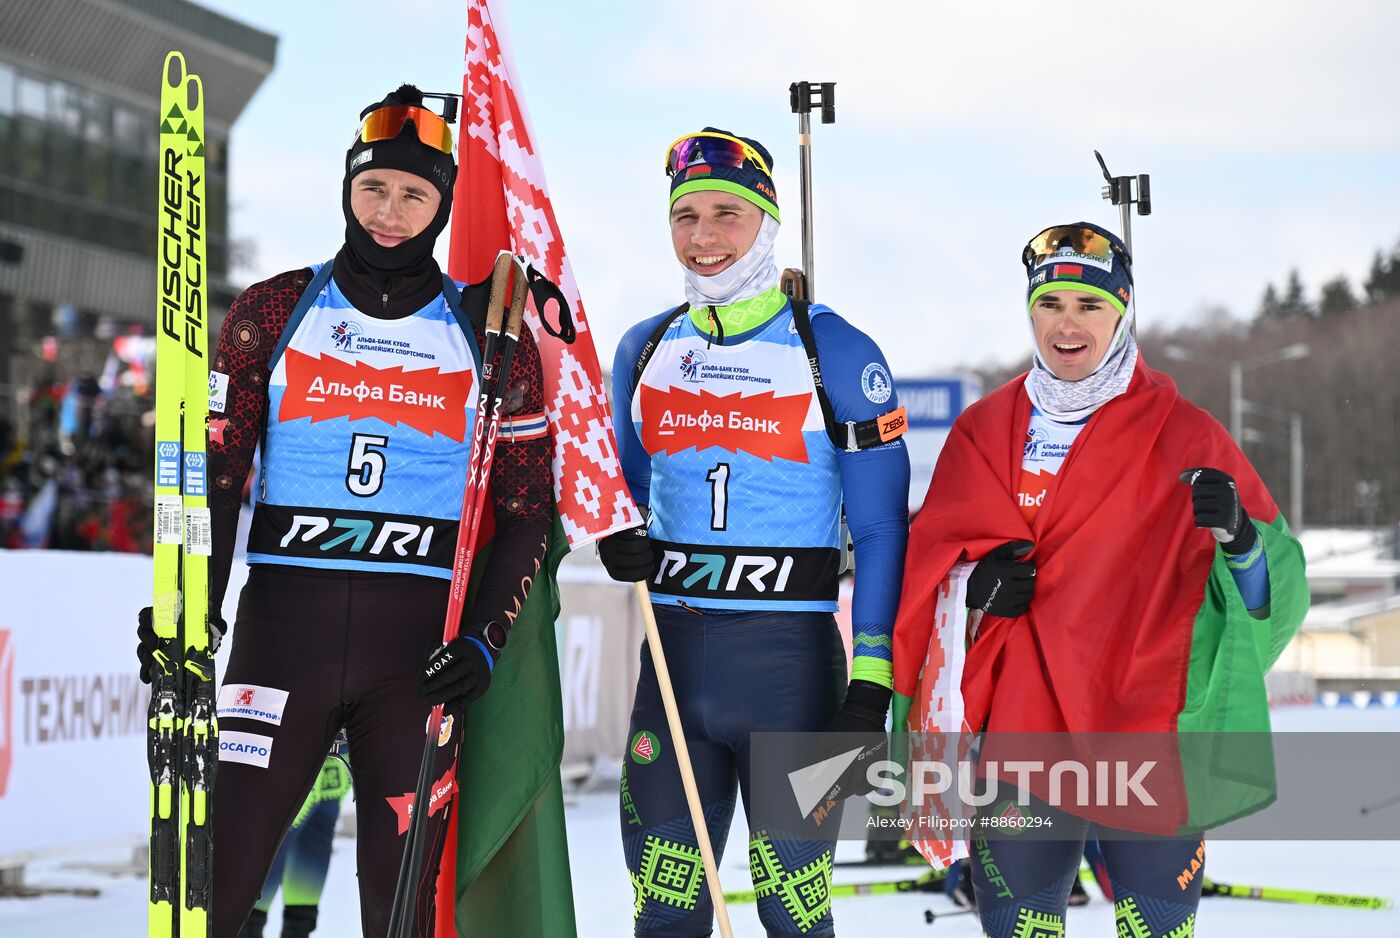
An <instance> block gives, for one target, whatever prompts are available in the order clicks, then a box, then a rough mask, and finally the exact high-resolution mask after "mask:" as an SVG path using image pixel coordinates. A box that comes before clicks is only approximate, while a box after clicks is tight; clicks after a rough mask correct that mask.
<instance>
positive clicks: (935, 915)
mask: <svg viewBox="0 0 1400 938" xmlns="http://www.w3.org/2000/svg"><path fill="white" fill-rule="evenodd" d="M976 914H977V910H976V909H958V911H956V912H935V911H933V909H924V924H925V925H932V924H933V923H934V922H936V921H938V920H939V919H944V918H954V917H956V916H959V915H976Z"/></svg>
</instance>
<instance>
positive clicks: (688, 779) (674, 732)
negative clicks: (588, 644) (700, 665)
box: [633, 580, 734, 938]
mask: <svg viewBox="0 0 1400 938" xmlns="http://www.w3.org/2000/svg"><path fill="white" fill-rule="evenodd" d="M633 586H634V587H635V588H636V591H637V602H638V603H639V604H640V605H641V607H642V624H643V625H644V626H645V627H646V633H647V647H648V648H650V649H651V664H652V667H653V668H655V669H656V685H657V687H659V688H660V689H661V703H662V706H663V707H665V709H666V725H667V726H668V727H669V728H670V730H671V745H672V746H673V747H674V748H675V750H676V764H677V766H679V768H680V770H681V786H682V787H683V788H684V789H685V801H686V804H688V805H689V806H690V821H691V823H692V824H694V825H695V843H696V845H697V846H699V848H700V862H701V863H703V864H704V867H705V885H706V886H707V887H708V888H709V890H710V900H711V901H712V902H713V903H714V907H715V921H717V922H718V923H719V933H720V935H721V936H723V938H734V928H733V926H731V925H730V924H729V907H728V906H726V905H725V904H724V887H723V886H721V885H720V882H719V865H718V864H717V863H715V851H714V848H713V847H712V846H711V845H710V829H709V827H708V825H706V823H705V808H704V806H703V805H702V804H701V803H700V788H699V786H698V785H696V784H695V770H694V769H693V768H691V765H690V749H689V748H688V747H687V746H686V744H685V732H684V731H683V730H682V729H681V712H680V709H679V708H678V707H677V706H676V692H675V690H674V689H673V688H672V687H671V671H670V669H669V668H667V667H666V653H665V652H664V651H662V650H661V634H660V632H658V631H657V628H656V615H655V614H654V613H653V612H652V608H651V592H650V591H649V590H648V589H647V585H646V583H644V582H642V581H641V580H638V581H637V582H636V583H634V584H633Z"/></svg>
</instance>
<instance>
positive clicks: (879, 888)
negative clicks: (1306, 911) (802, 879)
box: [724, 861, 1393, 918]
mask: <svg viewBox="0 0 1400 938" xmlns="http://www.w3.org/2000/svg"><path fill="white" fill-rule="evenodd" d="M896 862H898V861H896ZM856 865H862V864H856ZM1086 875H1089V870H1088V868H1087V867H1085V868H1084V869H1083V870H1081V871H1080V876H1081V878H1083V877H1084V876H1086ZM946 877H947V870H934V869H930V870H928V871H926V872H924V873H922V874H920V875H919V876H912V877H907V878H904V879H894V880H884V881H881V882H874V883H842V884H838V885H833V886H832V887H831V897H832V898H833V899H839V898H843V897H848V896H882V895H892V894H896V893H905V892H937V891H939V890H941V889H942V888H943V880H944V879H945V878H946ZM1201 895H1202V896H1203V897H1205V896H1221V897H1225V898H1230V899H1258V900H1261V901H1263V902H1286V903H1290V904H1292V905H1317V906H1325V907H1327V908H1335V909H1374V910H1378V911H1383V910H1386V909H1389V908H1391V907H1392V905H1393V903H1392V901H1391V900H1390V899H1389V898H1387V897H1385V896H1357V895H1350V894H1347V893H1337V892H1314V891H1312V890H1306V889H1279V888H1276V887H1273V886H1244V885H1239V884H1231V883H1220V882H1216V881H1215V880H1212V879H1206V880H1205V881H1204V883H1203V884H1202V886H1201ZM724 898H725V901H726V902H731V903H744V902H754V901H756V900H757V896H756V895H755V894H754V892H753V891H752V890H747V891H740V892H726V893H725V894H724ZM947 914H948V913H945V914H944V915H942V916H940V917H944V918H946V917H947Z"/></svg>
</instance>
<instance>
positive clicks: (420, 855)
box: [388, 251, 525, 938]
mask: <svg viewBox="0 0 1400 938" xmlns="http://www.w3.org/2000/svg"><path fill="white" fill-rule="evenodd" d="M512 278H513V282H512ZM507 283H512V286H511V298H510V309H509V313H508V314H507V313H506V310H505V308H504V307H505V304H504V297H505V293H506V284H507ZM524 313H525V270H524V267H523V266H522V265H521V263H520V262H519V261H518V260H517V259H516V258H515V256H514V255H513V254H511V253H510V252H508V251H502V252H501V253H500V254H499V255H498V256H497V257H496V265H495V267H494V268H493V269H492V271H491V293H490V299H489V300H488V301H487V310H486V329H485V333H486V342H485V345H484V347H483V349H482V369H481V391H480V393H479V394H478V396H477V407H476V423H475V425H474V426H473V428H472V448H471V453H470V455H469V456H468V458H467V481H466V485H465V487H464V491H463V493H462V514H461V519H460V520H459V521H458V525H457V546H456V550H455V553H454V556H453V564H452V587H451V591H450V592H449V594H448V598H447V612H446V614H445V616H444V620H443V627H442V641H443V644H444V645H445V644H447V643H448V642H451V641H452V640H453V639H455V638H456V637H457V632H458V630H459V628H460V627H461V617H462V608H463V606H464V605H465V603H466V595H467V586H468V584H469V583H470V579H471V567H472V561H473V560H474V559H475V557H476V538H477V534H478V532H479V531H480V528H481V518H482V511H483V507H484V505H485V502H486V492H487V488H488V482H489V480H490V476H491V462H492V458H493V456H494V454H495V448H496V435H497V433H498V432H499V430H500V423H501V398H502V396H503V394H504V392H505V385H506V381H507V379H508V378H509V374H510V363H511V359H512V358H513V357H514V353H515V343H516V340H517V339H518V338H519V337H520V328H521V322H522V319H523V317H524ZM503 321H504V334H503V330H502V322H503ZM502 341H504V345H501V343H502ZM498 346H500V352H501V366H500V368H499V369H496V368H495V364H494V362H495V358H496V350H497V347H498ZM488 411H489V418H488ZM442 711H443V707H442V704H438V705H436V706H434V707H433V710H432V713H431V715H430V716H429V717H428V727H427V733H426V738H425V739H424V741H423V758H422V761H421V762H420V763H419V766H418V782H417V784H416V785H415V786H414V795H413V805H412V808H411V814H410V815H409V822H408V833H407V836H406V838H405V840H404V852H403V859H402V860H401V861H400V862H399V877H398V882H397V883H396V884H395V886H394V904H393V906H392V908H391V910H390V912H389V931H388V934H389V936H390V938H410V936H412V934H413V925H414V914H415V911H416V906H417V897H418V890H419V888H420V883H419V882H418V881H419V880H420V879H421V878H422V875H423V866H424V853H425V851H426V846H427V843H426V840H427V835H426V834H425V833H424V828H425V827H426V826H427V823H428V821H427V819H428V817H429V815H430V814H431V813H432V804H431V797H432V792H431V788H432V782H433V777H432V776H433V761H434V760H433V755H434V751H435V750H436V748H437V741H438V735H439V733H440V732H441V726H442ZM453 761H454V762H455V761H456V750H455V748H454V752H453ZM445 820H446V818H445V817H444V821H445Z"/></svg>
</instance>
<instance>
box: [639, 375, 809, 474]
mask: <svg viewBox="0 0 1400 938" xmlns="http://www.w3.org/2000/svg"><path fill="white" fill-rule="evenodd" d="M641 396H642V400H641V407H642V446H643V447H644V448H645V449H646V451H647V452H648V453H650V454H651V455H653V456H654V455H656V454H657V453H659V452H663V451H664V452H666V453H668V454H670V453H679V452H681V451H683V450H687V449H690V448H691V447H694V448H695V449H697V450H701V449H705V448H707V447H718V448H720V449H724V450H728V451H729V452H731V453H748V454H750V455H752V456H757V457H758V458H759V459H765V460H767V461H769V462H772V461H773V460H774V459H775V458H777V459H788V460H791V461H793V462H803V463H805V462H807V444H806V441H805V440H803V438H802V425H803V423H804V422H805V421H806V419H807V410H808V407H809V406H810V405H811V402H812V395H811V394H792V395H788V396H785V397H778V396H776V394H775V393H774V392H773V391H764V392H763V393H762V394H750V395H747V396H745V395H741V394H740V393H739V392H738V391H735V392H734V393H733V394H724V395H720V394H711V393H710V392H708V391H698V392H691V391H687V390H685V389H684V388H678V387H673V388H669V389H667V390H665V391H661V390H657V389H656V388H653V387H650V386H648V385H645V384H644V385H642V388H641Z"/></svg>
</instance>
